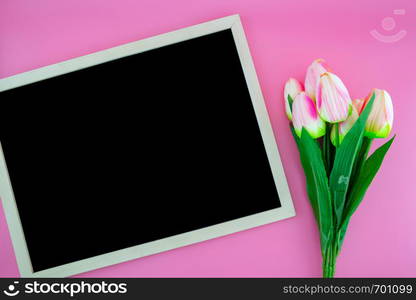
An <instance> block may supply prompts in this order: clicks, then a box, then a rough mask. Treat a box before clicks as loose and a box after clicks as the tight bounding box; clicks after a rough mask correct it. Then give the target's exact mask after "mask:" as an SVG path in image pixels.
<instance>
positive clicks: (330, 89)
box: [316, 72, 352, 123]
mask: <svg viewBox="0 0 416 300" xmlns="http://www.w3.org/2000/svg"><path fill="white" fill-rule="evenodd" d="M316 106H317V108H318V112H319V115H320V116H321V118H322V119H323V120H324V121H326V122H329V123H338V122H342V121H345V120H346V119H347V118H348V116H349V115H350V113H351V107H352V101H351V98H350V94H349V93H348V90H347V88H346V87H345V85H344V83H343V82H342V81H341V79H340V78H339V77H338V76H337V75H335V74H332V73H329V72H326V73H324V74H322V75H321V78H320V80H319V83H318V86H317V88H316Z"/></svg>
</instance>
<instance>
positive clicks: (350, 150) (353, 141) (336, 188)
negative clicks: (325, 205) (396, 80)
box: [329, 93, 374, 227]
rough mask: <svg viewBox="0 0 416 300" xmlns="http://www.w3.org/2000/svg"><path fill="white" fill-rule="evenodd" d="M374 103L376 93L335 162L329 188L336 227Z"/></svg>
mask: <svg viewBox="0 0 416 300" xmlns="http://www.w3.org/2000/svg"><path fill="white" fill-rule="evenodd" d="M373 101H374V93H373V96H372V97H371V99H370V101H369V102H368V103H367V105H366V107H365V109H364V111H363V112H362V113H361V115H360V117H359V118H358V119H357V121H356V122H355V124H354V126H353V127H352V128H351V130H350V131H349V132H348V133H347V135H346V136H345V138H344V139H343V141H342V143H341V145H339V147H337V150H336V153H335V160H334V164H333V167H332V171H331V175H330V177H329V187H330V189H331V192H332V199H333V204H334V210H335V217H336V226H337V227H338V226H340V224H341V222H342V215H343V212H344V206H345V199H346V195H347V192H348V187H349V183H350V176H351V171H352V166H353V164H354V161H355V158H356V156H357V153H358V151H359V150H360V148H361V143H362V139H363V136H364V129H365V123H366V121H367V118H368V115H369V114H370V111H371V107H372V105H373Z"/></svg>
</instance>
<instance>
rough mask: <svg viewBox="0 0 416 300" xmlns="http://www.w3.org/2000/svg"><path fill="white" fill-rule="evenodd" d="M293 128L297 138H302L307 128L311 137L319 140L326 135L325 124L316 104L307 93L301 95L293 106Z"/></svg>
mask: <svg viewBox="0 0 416 300" xmlns="http://www.w3.org/2000/svg"><path fill="white" fill-rule="evenodd" d="M292 113H293V127H294V129H295V132H296V134H297V136H299V137H300V136H301V134H302V128H305V129H306V130H307V131H308V133H309V134H310V136H311V137H313V138H315V139H316V138H319V137H321V136H323V135H325V130H326V126H325V122H324V121H323V120H322V119H321V118H320V117H319V115H318V112H317V110H316V107H315V103H314V102H313V100H312V99H311V98H309V97H308V96H307V95H306V93H305V92H301V93H299V94H298V95H297V96H296V98H295V101H293V106H292Z"/></svg>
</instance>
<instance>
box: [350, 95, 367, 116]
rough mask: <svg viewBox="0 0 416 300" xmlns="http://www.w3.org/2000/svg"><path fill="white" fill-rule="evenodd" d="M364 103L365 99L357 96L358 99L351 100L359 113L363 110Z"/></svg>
mask: <svg viewBox="0 0 416 300" xmlns="http://www.w3.org/2000/svg"><path fill="white" fill-rule="evenodd" d="M364 103H365V99H361V98H359V99H354V100H352V105H354V107H355V109H356V110H357V112H358V114H359V115H360V114H361V112H362V111H363V107H364Z"/></svg>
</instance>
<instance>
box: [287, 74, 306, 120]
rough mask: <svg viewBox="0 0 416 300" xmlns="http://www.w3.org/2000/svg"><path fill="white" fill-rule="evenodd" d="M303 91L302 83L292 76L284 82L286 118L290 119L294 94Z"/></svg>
mask: <svg viewBox="0 0 416 300" xmlns="http://www.w3.org/2000/svg"><path fill="white" fill-rule="evenodd" d="M302 91H303V88H302V85H301V84H300V82H299V81H297V80H296V79H294V78H289V80H288V81H287V82H286V84H285V89H284V95H285V108H286V115H287V117H288V119H289V120H290V121H291V120H292V104H293V101H294V100H295V98H296V96H297V95H298V94H299V93H300V92H302Z"/></svg>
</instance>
